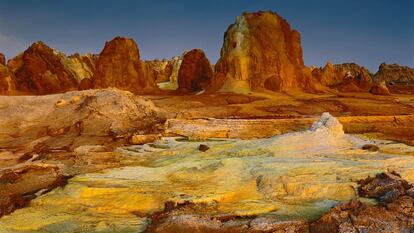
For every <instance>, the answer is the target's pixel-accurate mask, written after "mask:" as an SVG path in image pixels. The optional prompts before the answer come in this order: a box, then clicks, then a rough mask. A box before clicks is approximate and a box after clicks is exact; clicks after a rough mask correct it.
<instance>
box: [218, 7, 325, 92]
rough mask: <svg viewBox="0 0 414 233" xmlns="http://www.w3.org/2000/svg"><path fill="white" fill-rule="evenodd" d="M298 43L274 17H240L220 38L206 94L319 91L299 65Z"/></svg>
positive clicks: (263, 14) (294, 34) (259, 14)
mask: <svg viewBox="0 0 414 233" xmlns="http://www.w3.org/2000/svg"><path fill="white" fill-rule="evenodd" d="M300 43H301V42H300V34H299V32H297V31H296V30H293V29H291V27H290V25H289V24H288V22H287V21H286V20H285V19H283V18H282V17H280V16H278V15H277V14H276V13H273V12H263V11H260V12H257V13H244V14H243V15H241V16H239V17H237V19H236V22H235V23H234V24H232V25H230V27H229V28H228V30H227V31H226V33H225V34H224V43H223V47H222V49H221V54H220V59H219V61H218V62H217V64H216V65H215V73H216V74H215V77H214V79H213V83H212V85H211V88H210V90H221V91H233V92H250V91H252V90H253V91H254V90H264V89H268V90H272V91H286V90H290V89H298V90H305V91H309V92H317V91H320V90H322V89H323V87H322V86H321V85H320V84H319V83H318V82H317V81H314V80H312V75H311V73H310V70H309V69H307V68H306V67H305V65H304V63H303V58H302V48H301V44H300Z"/></svg>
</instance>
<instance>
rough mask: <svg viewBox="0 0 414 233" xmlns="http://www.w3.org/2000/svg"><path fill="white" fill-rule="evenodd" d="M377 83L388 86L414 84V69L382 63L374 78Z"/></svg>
mask: <svg viewBox="0 0 414 233" xmlns="http://www.w3.org/2000/svg"><path fill="white" fill-rule="evenodd" d="M374 78H375V80H377V81H385V82H386V83H387V84H409V83H411V84H414V69H413V68H410V67H408V66H400V65H397V64H385V63H382V64H381V65H380V66H379V69H378V72H377V73H376V74H375V76H374Z"/></svg>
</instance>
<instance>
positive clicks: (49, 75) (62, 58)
mask: <svg viewBox="0 0 414 233" xmlns="http://www.w3.org/2000/svg"><path fill="white" fill-rule="evenodd" d="M7 66H8V68H9V70H10V72H11V73H13V74H14V76H15V77H12V79H13V80H14V82H15V83H16V89H17V90H18V91H20V92H23V93H30V94H53V93H60V92H66V91H70V90H77V89H78V86H79V84H80V82H81V81H82V80H83V79H85V78H88V79H90V78H91V77H92V74H93V72H94V58H93V56H92V55H85V56H82V55H79V54H75V55H72V56H69V57H67V56H66V55H65V54H63V53H61V52H59V51H57V50H55V49H52V48H50V47H49V46H47V45H46V44H45V43H43V42H41V41H39V42H36V43H34V44H32V45H31V46H30V47H29V48H28V49H27V50H26V51H24V52H23V53H21V54H20V55H18V56H16V57H15V58H13V59H11V60H10V61H9V62H8V64H7Z"/></svg>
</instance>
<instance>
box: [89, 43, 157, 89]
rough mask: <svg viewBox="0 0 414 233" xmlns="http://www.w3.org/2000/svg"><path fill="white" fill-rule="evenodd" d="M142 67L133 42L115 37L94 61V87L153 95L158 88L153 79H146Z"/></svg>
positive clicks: (143, 64) (145, 70)
mask: <svg viewBox="0 0 414 233" xmlns="http://www.w3.org/2000/svg"><path fill="white" fill-rule="evenodd" d="M144 66H145V63H143V62H142V61H141V60H140V55H139V50H138V47H137V44H136V43H135V41H134V40H132V39H129V38H123V37H116V38H114V39H113V40H111V41H109V42H106V43H105V47H104V49H103V50H102V52H101V53H100V54H99V57H98V59H97V60H96V65H95V73H94V75H93V78H92V80H93V83H94V87H95V88H107V87H116V88H119V89H121V90H128V91H131V92H133V93H135V94H143V93H153V92H154V91H156V90H157V89H158V88H157V86H156V84H155V81H154V80H153V79H151V78H147V74H146V72H147V69H145V67H144Z"/></svg>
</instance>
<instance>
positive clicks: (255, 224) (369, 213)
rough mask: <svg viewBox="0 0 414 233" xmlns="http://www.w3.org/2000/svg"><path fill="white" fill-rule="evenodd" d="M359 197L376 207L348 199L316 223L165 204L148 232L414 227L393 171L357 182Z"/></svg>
mask: <svg viewBox="0 0 414 233" xmlns="http://www.w3.org/2000/svg"><path fill="white" fill-rule="evenodd" d="M359 184H360V187H359V195H360V196H361V197H367V198H375V199H377V201H378V202H379V204H378V205H370V204H367V203H363V202H361V201H359V200H356V199H355V200H352V201H350V202H347V203H345V204H341V205H338V206H336V207H334V208H332V209H331V210H330V211H329V212H328V213H326V214H324V215H323V216H322V217H321V218H319V219H318V220H316V221H313V222H308V221H304V220H296V221H295V220H291V221H289V220H283V219H278V218H277V217H271V216H267V217H266V216H263V217H245V218H240V217H239V216H237V215H231V214H208V213H206V212H207V211H206V210H208V209H209V208H212V206H211V205H210V206H209V205H207V204H194V203H191V202H187V203H183V204H177V203H174V202H167V203H165V208H164V210H163V211H159V212H156V213H154V214H153V215H152V217H151V223H150V224H149V225H148V227H147V229H146V230H147V232H215V233H219V232H223V233H224V232H251V233H253V232H255V233H259V232H261V233H265V232H297V233H331V232H338V233H350V232H367V233H377V232H380V233H386V232H411V231H412V230H413V229H414V221H413V219H414V188H413V187H412V185H410V184H408V183H407V181H405V180H403V179H402V178H401V177H400V176H399V175H398V174H396V173H381V174H378V175H376V177H374V178H370V177H369V178H367V179H364V180H360V181H359Z"/></svg>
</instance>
